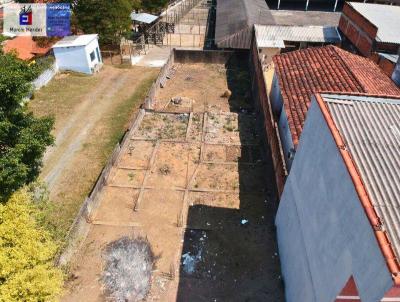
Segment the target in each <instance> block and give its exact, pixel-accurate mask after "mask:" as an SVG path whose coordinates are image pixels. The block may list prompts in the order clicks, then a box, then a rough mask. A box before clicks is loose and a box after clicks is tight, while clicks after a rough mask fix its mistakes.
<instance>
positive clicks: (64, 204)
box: [29, 65, 158, 237]
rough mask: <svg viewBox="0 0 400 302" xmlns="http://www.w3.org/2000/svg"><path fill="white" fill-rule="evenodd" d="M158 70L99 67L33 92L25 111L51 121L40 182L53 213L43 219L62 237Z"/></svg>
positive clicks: (57, 78)
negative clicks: (51, 139) (89, 73)
mask: <svg viewBox="0 0 400 302" xmlns="http://www.w3.org/2000/svg"><path fill="white" fill-rule="evenodd" d="M157 73H158V69H152V68H144V67H134V68H129V69H126V68H125V69H122V68H116V67H114V66H109V65H105V66H104V68H103V69H102V70H101V72H100V73H98V74H95V75H93V76H84V75H79V74H73V73H71V74H65V73H63V74H59V75H57V76H56V78H55V79H54V80H53V81H52V82H50V84H49V85H48V86H47V87H44V88H43V89H41V90H39V91H38V92H36V93H35V99H34V100H32V101H31V102H30V103H29V109H30V110H32V111H33V113H34V114H35V115H39V116H41V115H53V116H54V117H55V121H56V124H55V129H54V132H53V133H54V135H55V137H56V141H55V145H54V146H53V147H51V148H50V149H48V151H47V153H46V155H45V159H44V167H43V171H42V173H41V178H42V179H43V180H44V181H45V182H46V183H47V184H48V187H49V190H50V198H51V200H52V201H53V202H54V203H55V210H54V211H53V212H51V213H49V215H50V216H51V217H49V220H51V222H52V223H53V224H54V225H55V229H56V230H57V232H59V233H60V237H63V236H65V234H66V232H67V231H68V229H69V227H70V225H71V222H72V221H73V219H74V218H75V215H76V213H77V212H78V210H79V208H80V206H81V204H82V202H83V201H84V199H85V197H86V196H87V194H88V193H89V191H90V190H91V188H92V186H93V184H94V182H95V181H96V179H97V176H98V175H99V174H100V172H101V169H102V168H103V166H104V164H105V162H106V160H107V158H108V156H109V155H110V153H111V152H112V149H113V148H114V146H115V144H116V143H117V142H118V140H119V139H120V137H121V136H122V134H123V133H124V130H125V129H126V125H127V123H128V121H129V119H130V117H131V116H132V115H133V114H134V112H135V110H136V109H137V108H138V106H139V105H140V103H141V102H142V101H143V98H144V96H145V94H146V93H147V91H148V88H149V86H150V85H151V82H152V81H153V80H154V79H155V78H156V76H157Z"/></svg>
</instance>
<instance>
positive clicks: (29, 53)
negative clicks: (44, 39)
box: [3, 36, 51, 60]
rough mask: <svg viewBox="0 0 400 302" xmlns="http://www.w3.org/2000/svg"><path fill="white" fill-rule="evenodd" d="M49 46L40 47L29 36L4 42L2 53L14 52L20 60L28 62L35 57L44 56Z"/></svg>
mask: <svg viewBox="0 0 400 302" xmlns="http://www.w3.org/2000/svg"><path fill="white" fill-rule="evenodd" d="M50 49H51V46H47V47H40V46H38V45H37V43H36V42H35V41H33V40H32V37H30V36H18V37H15V38H14V39H12V40H7V41H5V42H4V46H3V51H4V52H5V53H8V52H12V51H15V52H16V53H17V57H18V58H19V59H21V60H30V59H32V58H34V57H35V55H44V54H46V53H48V52H49V50H50Z"/></svg>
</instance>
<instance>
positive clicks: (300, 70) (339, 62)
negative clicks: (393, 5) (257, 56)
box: [269, 46, 400, 171]
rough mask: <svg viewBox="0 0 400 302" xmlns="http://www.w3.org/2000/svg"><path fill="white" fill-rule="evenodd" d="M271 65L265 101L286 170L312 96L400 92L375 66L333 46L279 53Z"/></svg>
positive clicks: (292, 158) (293, 155)
mask: <svg viewBox="0 0 400 302" xmlns="http://www.w3.org/2000/svg"><path fill="white" fill-rule="evenodd" d="M273 62H274V75H273V81H272V85H271V88H270V92H269V100H270V103H271V107H272V109H273V110H272V111H273V118H274V119H275V121H276V122H277V124H278V131H279V136H280V141H281V144H282V149H283V153H284V158H285V161H286V166H287V169H288V170H289V171H290V168H291V165H292V162H293V160H294V157H295V153H296V149H297V145H298V142H299V139H300V135H301V132H302V130H303V125H304V121H305V119H306V116H307V112H308V108H309V106H310V104H311V96H312V95H313V94H314V93H317V92H324V91H330V92H354V93H373V94H382V93H383V94H391V95H400V89H399V88H398V87H396V85H395V84H394V82H393V81H392V80H391V79H390V78H389V77H388V76H387V75H386V74H384V72H383V71H382V70H381V69H380V68H379V67H378V65H376V64H375V63H374V62H372V61H371V60H369V59H367V58H363V57H361V56H358V55H355V54H352V53H349V52H347V51H344V50H342V49H340V48H338V47H336V46H326V47H316V48H308V49H303V50H298V51H293V52H289V53H285V54H280V55H277V56H275V57H274V58H273Z"/></svg>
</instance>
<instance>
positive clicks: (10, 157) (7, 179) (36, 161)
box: [0, 54, 53, 201]
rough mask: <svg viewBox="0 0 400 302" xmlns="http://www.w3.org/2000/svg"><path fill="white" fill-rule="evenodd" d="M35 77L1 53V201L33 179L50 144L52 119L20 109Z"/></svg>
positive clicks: (32, 67) (33, 69)
mask: <svg viewBox="0 0 400 302" xmlns="http://www.w3.org/2000/svg"><path fill="white" fill-rule="evenodd" d="M38 74H39V69H38V67H37V66H36V65H28V64H27V63H25V62H23V61H20V60H18V59H16V57H15V56H13V55H9V54H0V95H1V102H0V201H5V200H6V199H7V198H8V197H10V195H11V194H12V193H13V192H15V191H16V190H18V189H19V188H21V187H22V186H23V185H25V184H27V183H30V182H32V181H33V180H35V179H36V177H37V176H38V174H39V171H40V168H41V165H42V156H43V153H44V152H45V150H46V147H47V146H49V145H51V144H52V143H53V137H52V135H51V134H50V132H51V129H52V128H53V119H51V118H49V117H43V118H36V117H34V116H33V114H31V113H28V112H27V111H26V109H25V108H24V107H23V106H21V102H22V100H23V98H24V97H25V96H26V95H27V94H28V92H29V90H30V89H31V84H30V82H31V81H32V80H33V79H35V78H36V77H37V76H38Z"/></svg>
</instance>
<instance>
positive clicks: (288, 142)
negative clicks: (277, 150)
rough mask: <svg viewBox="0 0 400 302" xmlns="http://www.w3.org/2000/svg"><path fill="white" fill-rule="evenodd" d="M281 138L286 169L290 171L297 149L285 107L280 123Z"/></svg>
mask: <svg viewBox="0 0 400 302" xmlns="http://www.w3.org/2000/svg"><path fill="white" fill-rule="evenodd" d="M278 130H279V136H280V139H281V143H282V149H283V154H284V157H285V162H286V168H287V169H288V171H290V168H291V166H292V162H293V159H294V156H295V148H294V144H293V139H292V133H291V132H290V128H289V122H288V118H287V115H286V112H285V110H284V106H283V108H282V110H281V114H280V118H279V121H278Z"/></svg>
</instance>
